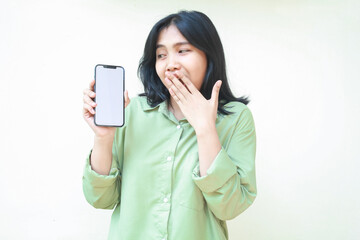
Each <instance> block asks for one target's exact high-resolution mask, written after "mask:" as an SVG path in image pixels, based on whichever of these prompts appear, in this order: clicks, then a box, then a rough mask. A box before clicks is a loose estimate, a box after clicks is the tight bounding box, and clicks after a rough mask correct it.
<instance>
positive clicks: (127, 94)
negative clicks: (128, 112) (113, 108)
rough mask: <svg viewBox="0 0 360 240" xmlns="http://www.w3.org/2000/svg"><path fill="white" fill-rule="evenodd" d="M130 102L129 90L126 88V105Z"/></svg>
mask: <svg viewBox="0 0 360 240" xmlns="http://www.w3.org/2000/svg"><path fill="white" fill-rule="evenodd" d="M129 103H130V98H129V92H128V91H127V90H125V107H127V105H129Z"/></svg>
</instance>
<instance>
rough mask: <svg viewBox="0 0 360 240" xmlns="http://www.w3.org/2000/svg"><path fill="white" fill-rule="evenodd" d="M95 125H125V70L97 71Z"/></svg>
mask: <svg viewBox="0 0 360 240" xmlns="http://www.w3.org/2000/svg"><path fill="white" fill-rule="evenodd" d="M95 91H96V97H95V102H96V103H97V106H96V107H95V112H96V113H95V123H96V124H97V125H101V126H117V127H120V126H122V125H123V124H124V69H123V68H122V67H106V66H105V67H104V66H102V65H97V66H96V69H95Z"/></svg>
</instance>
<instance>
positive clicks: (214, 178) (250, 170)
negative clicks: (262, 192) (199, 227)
mask: <svg viewBox="0 0 360 240" xmlns="http://www.w3.org/2000/svg"><path fill="white" fill-rule="evenodd" d="M255 155H256V133H255V125H254V120H253V117H252V114H251V112H250V110H249V109H248V108H245V110H243V111H242V113H241V114H240V115H239V117H238V119H237V122H236V125H235V128H234V131H233V133H232V137H231V139H230V141H229V144H227V146H226V148H224V147H222V149H221V150H220V152H219V153H218V155H217V156H216V158H215V159H214V161H213V162H212V164H211V166H210V167H209V169H208V170H207V172H206V173H207V174H206V175H205V176H200V171H199V165H197V166H196V167H195V168H194V170H193V176H192V177H193V180H194V182H195V184H196V185H197V186H198V187H199V189H200V190H201V191H202V193H203V196H204V198H205V200H206V202H207V204H208V206H209V208H210V209H211V211H212V212H213V213H214V215H215V216H216V217H217V218H219V219H221V220H230V219H233V218H235V217H236V216H238V215H239V214H240V213H242V212H243V211H245V210H246V209H247V208H248V207H249V206H250V205H251V204H252V203H253V202H254V199H255V197H256V194H257V190H256V177H255Z"/></svg>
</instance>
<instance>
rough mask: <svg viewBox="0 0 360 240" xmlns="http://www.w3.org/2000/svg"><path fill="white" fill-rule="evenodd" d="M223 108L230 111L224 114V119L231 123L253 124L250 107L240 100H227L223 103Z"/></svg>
mask: <svg viewBox="0 0 360 240" xmlns="http://www.w3.org/2000/svg"><path fill="white" fill-rule="evenodd" d="M224 109H225V110H227V111H229V112H231V114H229V115H225V116H224V120H225V119H226V120H227V121H230V122H232V123H233V124H236V125H239V124H241V125H242V124H246V125H248V126H249V125H254V119H253V115H252V113H251V110H250V108H249V107H248V106H247V105H245V104H244V103H242V102H235V101H233V102H229V103H227V104H225V105H224Z"/></svg>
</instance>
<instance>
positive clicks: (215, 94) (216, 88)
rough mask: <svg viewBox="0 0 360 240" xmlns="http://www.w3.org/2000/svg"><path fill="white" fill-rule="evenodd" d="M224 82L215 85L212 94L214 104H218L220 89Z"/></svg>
mask: <svg viewBox="0 0 360 240" xmlns="http://www.w3.org/2000/svg"><path fill="white" fill-rule="evenodd" d="M221 84H222V81H221V80H217V81H216V83H215V84H214V87H213V90H212V93H211V101H212V102H213V103H215V104H216V106H217V104H218V101H219V92H220V87H221Z"/></svg>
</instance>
